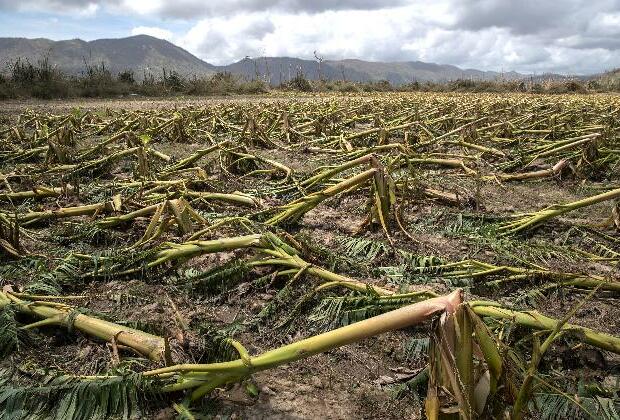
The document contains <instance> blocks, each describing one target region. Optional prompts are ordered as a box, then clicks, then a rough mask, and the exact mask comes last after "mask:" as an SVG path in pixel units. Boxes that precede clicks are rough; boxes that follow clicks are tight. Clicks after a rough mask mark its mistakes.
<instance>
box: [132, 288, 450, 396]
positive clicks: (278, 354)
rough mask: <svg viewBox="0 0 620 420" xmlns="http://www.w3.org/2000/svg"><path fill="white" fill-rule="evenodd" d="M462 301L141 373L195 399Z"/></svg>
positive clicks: (422, 305) (440, 301)
mask: <svg viewBox="0 0 620 420" xmlns="http://www.w3.org/2000/svg"><path fill="white" fill-rule="evenodd" d="M461 302H462V291H460V290H456V291H454V292H452V293H451V294H449V295H445V296H439V297H436V298H432V299H428V300H424V301H422V302H418V303H415V304H412V305H409V306H405V307H403V308H400V309H396V310H394V311H391V312H387V313H385V314H382V315H378V316H376V317H373V318H369V319H366V320H364V321H360V322H357V323H355V324H351V325H348V326H345V327H342V328H338V329H336V330H333V331H329V332H326V333H323V334H320V335H317V336H313V337H310V338H306V339H304V340H301V341H297V342H295V343H292V344H288V345H286V346H283V347H280V348H277V349H274V350H271V351H268V352H266V353H263V354H260V355H258V356H251V355H250V354H249V353H248V351H247V350H246V349H245V347H244V346H243V345H242V344H241V343H239V342H237V341H230V343H231V345H232V346H233V347H234V348H235V349H236V350H237V351H238V352H239V356H240V358H239V359H237V360H233V361H230V362H221V363H212V364H182V365H175V366H169V367H165V368H161V369H155V370H150V371H146V372H143V373H142V375H143V376H144V377H155V378H159V379H162V380H165V381H167V382H169V384H168V385H164V386H163V387H162V390H163V391H164V392H176V391H182V390H189V391H191V393H190V399H191V400H198V399H200V398H202V397H203V396H205V395H207V394H208V393H210V392H211V391H213V390H214V389H216V388H218V387H222V386H225V385H226V384H229V383H234V382H240V381H242V380H244V379H246V378H247V377H249V376H250V375H252V374H254V373H256V372H260V371H262V370H266V369H271V368H274V367H277V366H281V365H284V364H287V363H292V362H294V361H297V360H300V359H305V358H307V357H311V356H313V355H315V354H318V353H322V352H326V351H329V350H331V349H334V348H338V347H341V346H344V345H347V344H351V343H355V342H357V341H360V340H363V339H366V338H369V337H373V336H376V335H379V334H382V333H385V332H388V331H393V330H398V329H402V328H406V327H409V326H412V325H416V324H420V323H422V322H425V321H428V320H430V319H432V318H433V317H435V316H436V315H438V314H442V313H444V312H447V313H453V312H454V310H455V309H456V308H457V307H458V306H459V305H460V304H461Z"/></svg>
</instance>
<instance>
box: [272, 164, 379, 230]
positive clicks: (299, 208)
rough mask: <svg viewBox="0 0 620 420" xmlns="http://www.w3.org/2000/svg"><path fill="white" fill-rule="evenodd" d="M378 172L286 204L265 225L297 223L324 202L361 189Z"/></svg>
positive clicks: (340, 183)
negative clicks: (343, 193)
mask: <svg viewBox="0 0 620 420" xmlns="http://www.w3.org/2000/svg"><path fill="white" fill-rule="evenodd" d="M376 171H377V170H376V169H374V168H373V169H368V170H367V171H364V172H362V173H361V174H358V175H355V176H353V177H351V178H348V179H345V180H344V181H342V182H339V183H338V184H336V185H333V186H331V187H329V188H326V189H324V190H323V191H318V192H315V193H312V194H310V195H307V196H305V197H302V198H300V199H298V200H295V201H293V202H291V203H289V204H286V205H284V206H283V207H282V209H283V210H282V211H281V212H280V213H278V214H276V215H275V216H273V217H272V218H271V219H269V220H267V221H266V222H265V223H266V224H268V225H272V226H273V225H277V224H280V223H283V222H291V221H295V220H297V219H299V218H300V217H301V216H302V215H303V214H305V213H307V212H309V211H310V210H312V209H313V208H315V207H316V206H318V205H319V204H320V203H321V202H323V201H324V200H326V199H328V198H330V197H333V196H335V195H336V194H339V193H341V192H344V191H348V190H352V189H354V188H357V187H359V186H360V185H362V184H363V183H364V182H366V181H368V180H369V179H371V178H372V177H373V176H374V175H375V172H376Z"/></svg>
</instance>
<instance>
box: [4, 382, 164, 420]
mask: <svg viewBox="0 0 620 420" xmlns="http://www.w3.org/2000/svg"><path fill="white" fill-rule="evenodd" d="M155 396H156V391H155V387H153V382H152V381H151V380H146V379H145V378H143V377H142V376H141V375H139V374H136V373H132V374H127V375H123V376H112V377H109V378H105V377H102V378H96V379H77V378H75V377H70V376H57V377H52V378H48V379H45V380H44V381H43V382H42V384H41V385H39V386H15V385H13V384H9V383H7V382H4V383H2V384H1V385H0V411H2V413H3V416H2V418H3V419H7V420H20V419H58V420H61V419H62V420H95V419H108V418H119V419H129V418H139V417H143V416H144V413H143V411H142V406H143V405H144V403H145V402H146V400H147V399H149V398H150V399H153V398H154V397H155Z"/></svg>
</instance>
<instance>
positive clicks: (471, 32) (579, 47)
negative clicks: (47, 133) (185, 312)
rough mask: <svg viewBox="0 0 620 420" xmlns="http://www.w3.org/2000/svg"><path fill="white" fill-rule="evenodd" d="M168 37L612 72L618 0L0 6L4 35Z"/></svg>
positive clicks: (221, 54)
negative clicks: (142, 35)
mask: <svg viewBox="0 0 620 420" xmlns="http://www.w3.org/2000/svg"><path fill="white" fill-rule="evenodd" d="M137 34H147V35H152V36H156V37H158V38H163V39H166V40H169V41H171V42H173V43H175V44H177V45H179V46H180V47H182V48H185V49H187V50H188V51H190V52H191V53H192V54H194V55H196V56H198V57H200V58H201V59H203V60H205V61H207V62H209V63H212V64H228V63H231V62H234V61H237V60H240V59H242V58H244V57H246V56H249V57H260V56H290V57H300V58H312V57H313V54H314V51H316V52H317V54H318V55H319V56H321V57H324V58H325V59H342V58H359V59H364V60H373V61H415V60H420V61H425V62H433V63H440V64H453V65H456V66H459V67H462V68H476V69H481V70H495V71H509V70H515V71H519V72H523V73H543V72H556V73H568V74H589V73H597V72H602V71H606V70H610V69H613V68H617V67H620V0H435V1H419V0H341V1H328V0H314V1H304V0H228V1H213V0H211V1H209V0H175V1H164V0H108V1H98V0H86V1H81V0H39V1H36V0H0V37H26V38H37V37H42V38H50V39H54V40H61V39H73V38H81V39H84V40H87V41H88V40H93V39H98V38H120V37H126V36H131V35H137Z"/></svg>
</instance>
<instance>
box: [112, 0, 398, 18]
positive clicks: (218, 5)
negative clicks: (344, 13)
mask: <svg viewBox="0 0 620 420" xmlns="http://www.w3.org/2000/svg"><path fill="white" fill-rule="evenodd" d="M406 3H407V1H406V0H342V1H332V0H315V1H306V0H228V1H224V2H215V1H204V0H177V1H164V0H150V1H146V0H138V1H135V0H124V1H123V5H124V7H127V8H128V9H130V10H133V11H135V12H137V13H141V14H154V15H158V16H162V17H165V18H177V19H197V18H204V17H221V16H231V15H238V14H247V13H254V12H280V13H291V14H297V13H311V14H312V13H322V12H326V11H335V10H379V9H385V8H391V7H397V6H402V5H404V4H406Z"/></svg>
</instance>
